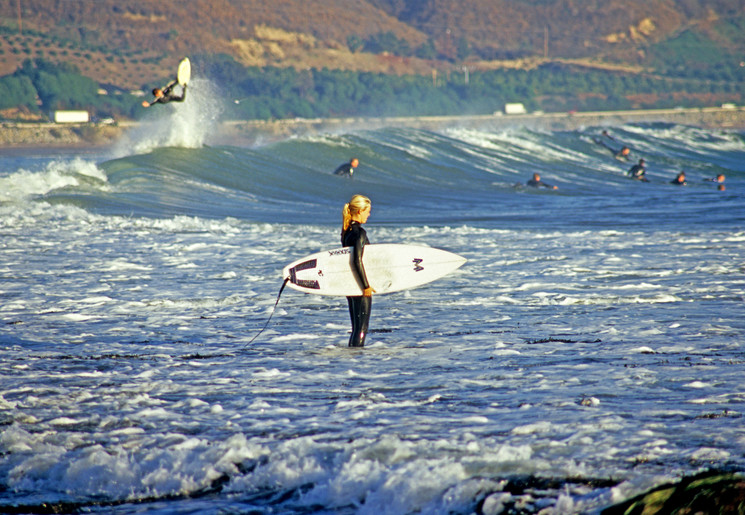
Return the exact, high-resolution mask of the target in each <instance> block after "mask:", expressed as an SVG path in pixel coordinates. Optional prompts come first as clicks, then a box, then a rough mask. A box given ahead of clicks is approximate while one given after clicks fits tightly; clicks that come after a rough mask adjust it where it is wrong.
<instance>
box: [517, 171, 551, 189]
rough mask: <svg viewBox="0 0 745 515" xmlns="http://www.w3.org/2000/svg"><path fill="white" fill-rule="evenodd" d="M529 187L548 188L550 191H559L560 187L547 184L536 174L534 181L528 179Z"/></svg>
mask: <svg viewBox="0 0 745 515" xmlns="http://www.w3.org/2000/svg"><path fill="white" fill-rule="evenodd" d="M525 184H527V185H528V186H532V187H533V188H548V189H550V190H558V189H559V187H558V186H554V185H553V184H549V183H547V182H543V181H542V180H541V176H540V174H537V173H534V174H533V178H532V179H528V182H526V183H525Z"/></svg>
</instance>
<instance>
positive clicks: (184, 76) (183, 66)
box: [176, 57, 191, 86]
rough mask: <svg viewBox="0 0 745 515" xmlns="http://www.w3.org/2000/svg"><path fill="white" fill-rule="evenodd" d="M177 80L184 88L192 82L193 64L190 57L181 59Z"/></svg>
mask: <svg viewBox="0 0 745 515" xmlns="http://www.w3.org/2000/svg"><path fill="white" fill-rule="evenodd" d="M176 80H177V81H178V83H179V84H180V85H182V86H185V85H186V84H188V83H189V81H190V80H191V62H190V61H189V58H188V57H184V58H183V59H181V62H180V63H178V71H177V72H176Z"/></svg>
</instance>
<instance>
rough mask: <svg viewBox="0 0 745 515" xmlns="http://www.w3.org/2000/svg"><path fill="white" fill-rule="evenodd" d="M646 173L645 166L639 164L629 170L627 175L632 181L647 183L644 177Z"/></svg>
mask: <svg viewBox="0 0 745 515" xmlns="http://www.w3.org/2000/svg"><path fill="white" fill-rule="evenodd" d="M646 173H647V170H646V169H645V168H644V165H642V164H637V165H634V166H632V167H631V168H629V171H628V172H626V175H628V176H630V177H631V178H632V179H636V180H637V181H644V182H647V178H646V177H645V176H644V175H645V174H646Z"/></svg>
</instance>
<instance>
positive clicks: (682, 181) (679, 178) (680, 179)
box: [670, 172, 688, 186]
mask: <svg viewBox="0 0 745 515" xmlns="http://www.w3.org/2000/svg"><path fill="white" fill-rule="evenodd" d="M670 184H675V185H676V186H688V183H687V182H686V173H685V172H680V173H679V174H678V175H676V176H675V179H673V180H672V181H670Z"/></svg>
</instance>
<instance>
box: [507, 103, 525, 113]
mask: <svg viewBox="0 0 745 515" xmlns="http://www.w3.org/2000/svg"><path fill="white" fill-rule="evenodd" d="M504 114H528V111H527V110H526V109H525V106H524V105H522V104H520V103H518V102H513V103H509V104H505V105H504Z"/></svg>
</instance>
